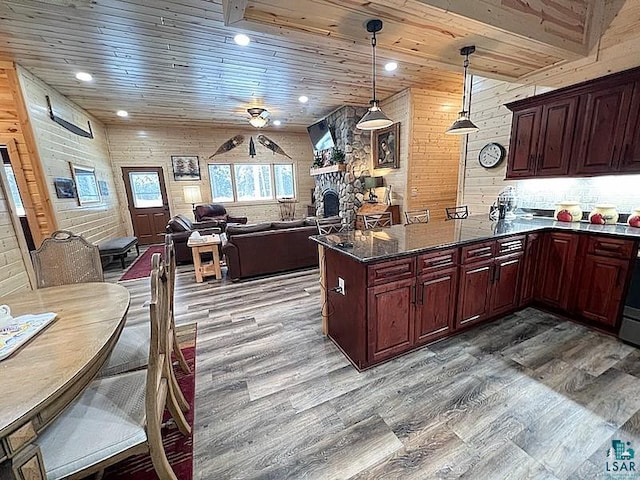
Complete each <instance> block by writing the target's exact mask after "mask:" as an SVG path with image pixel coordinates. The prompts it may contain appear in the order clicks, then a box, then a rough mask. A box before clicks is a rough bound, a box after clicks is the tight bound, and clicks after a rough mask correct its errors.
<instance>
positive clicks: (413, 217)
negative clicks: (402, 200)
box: [404, 209, 429, 225]
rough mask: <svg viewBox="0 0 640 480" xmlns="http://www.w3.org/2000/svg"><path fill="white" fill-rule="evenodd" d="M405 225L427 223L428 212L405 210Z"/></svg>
mask: <svg viewBox="0 0 640 480" xmlns="http://www.w3.org/2000/svg"><path fill="white" fill-rule="evenodd" d="M404 218H405V220H406V223H405V225H409V224H412V223H429V210H428V209H426V210H407V211H406V212H404Z"/></svg>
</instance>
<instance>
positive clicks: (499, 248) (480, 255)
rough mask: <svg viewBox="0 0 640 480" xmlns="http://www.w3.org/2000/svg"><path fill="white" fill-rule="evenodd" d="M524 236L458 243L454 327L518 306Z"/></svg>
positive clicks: (479, 321)
mask: <svg viewBox="0 0 640 480" xmlns="http://www.w3.org/2000/svg"><path fill="white" fill-rule="evenodd" d="M524 245H525V237H523V236H516V237H507V238H502V239H500V240H497V241H495V242H485V243H480V244H476V245H471V246H467V247H462V266H461V268H460V289H459V293H458V315H457V323H456V327H462V326H466V325H472V324H475V323H481V322H483V321H484V320H487V319H489V318H492V317H495V316H497V315H500V314H502V313H506V312H509V311H511V310H515V309H517V308H518V305H519V300H520V282H521V276H522V267H523V258H524V257H523V252H524Z"/></svg>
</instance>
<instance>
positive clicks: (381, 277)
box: [367, 258, 416, 286]
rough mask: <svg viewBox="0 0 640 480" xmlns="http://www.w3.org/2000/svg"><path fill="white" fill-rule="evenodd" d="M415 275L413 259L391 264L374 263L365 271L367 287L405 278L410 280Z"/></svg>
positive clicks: (404, 259)
mask: <svg viewBox="0 0 640 480" xmlns="http://www.w3.org/2000/svg"><path fill="white" fill-rule="evenodd" d="M415 274H416V262H415V258H403V259H402V260H393V261H391V262H382V263H376V264H375V265H370V266H369V268H368V269H367V277H368V282H367V283H368V285H369V286H373V285H380V284H382V283H387V282H394V281H396V280H403V279H405V278H412V277H413V276H415Z"/></svg>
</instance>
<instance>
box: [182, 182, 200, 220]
mask: <svg viewBox="0 0 640 480" xmlns="http://www.w3.org/2000/svg"><path fill="white" fill-rule="evenodd" d="M184 201H185V203H190V204H191V210H193V218H194V220H197V219H196V203H202V194H201V193H200V185H189V186H188V187H184Z"/></svg>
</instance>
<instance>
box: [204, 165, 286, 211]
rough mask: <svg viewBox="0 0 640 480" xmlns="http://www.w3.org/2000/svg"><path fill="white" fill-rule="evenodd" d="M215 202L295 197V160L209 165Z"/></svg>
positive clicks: (212, 195) (212, 194)
mask: <svg viewBox="0 0 640 480" xmlns="http://www.w3.org/2000/svg"><path fill="white" fill-rule="evenodd" d="M209 181H210V182H211V197H212V199H213V201H214V202H233V201H238V202H250V201H254V202H255V201H264V200H274V199H277V198H295V176H294V171H293V164H290V163H289V164H276V165H266V164H255V163H236V164H233V165H230V164H211V165H209Z"/></svg>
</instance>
